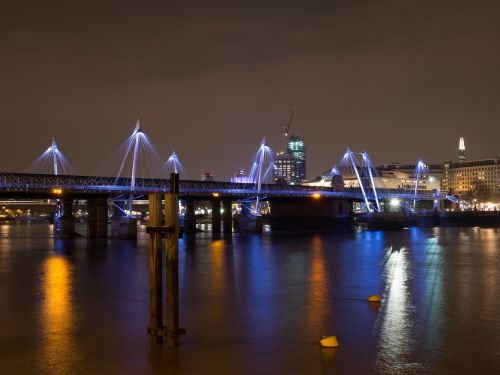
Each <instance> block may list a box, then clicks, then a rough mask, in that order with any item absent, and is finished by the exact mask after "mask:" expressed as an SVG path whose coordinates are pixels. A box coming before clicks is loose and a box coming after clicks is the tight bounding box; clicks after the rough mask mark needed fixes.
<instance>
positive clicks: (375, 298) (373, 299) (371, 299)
mask: <svg viewBox="0 0 500 375" xmlns="http://www.w3.org/2000/svg"><path fill="white" fill-rule="evenodd" d="M380 301H381V298H380V296H379V295H378V294H374V295H371V296H370V297H368V302H380Z"/></svg>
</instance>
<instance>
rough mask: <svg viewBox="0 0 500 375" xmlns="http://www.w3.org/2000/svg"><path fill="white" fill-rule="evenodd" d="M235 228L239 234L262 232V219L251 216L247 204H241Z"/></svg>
mask: <svg viewBox="0 0 500 375" xmlns="http://www.w3.org/2000/svg"><path fill="white" fill-rule="evenodd" d="M237 227H238V231H239V232H240V233H245V232H248V233H260V232H262V218H261V217H260V216H254V215H252V212H251V210H250V206H249V203H243V202H242V203H241V210H240V215H239V216H238V220H237Z"/></svg>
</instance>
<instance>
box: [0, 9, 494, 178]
mask: <svg viewBox="0 0 500 375" xmlns="http://www.w3.org/2000/svg"><path fill="white" fill-rule="evenodd" d="M103 3H104V1H102V2H101V1H95V2H94V1H79V2H76V1H67V0H66V1H35V2H28V1H2V3H1V11H0V52H1V53H0V57H1V58H0V102H1V110H0V123H1V127H2V143H1V147H0V166H2V167H3V168H4V169H8V170H10V171H23V170H25V168H26V167H28V166H29V164H30V163H31V162H32V161H33V160H34V159H35V158H36V157H37V156H38V154H40V153H41V152H42V151H43V150H44V149H46V148H47V147H48V145H49V143H50V140H51V137H53V136H55V137H56V138H57V141H58V144H59V146H60V148H61V150H62V151H63V153H65V155H66V156H67V157H68V159H69V160H70V161H71V162H72V164H73V166H74V168H75V171H76V172H77V173H80V174H90V173H93V172H95V171H97V170H98V169H99V165H100V164H101V163H102V161H104V160H106V159H108V158H109V156H110V155H111V154H112V153H113V151H114V150H116V149H117V148H118V147H119V145H120V144H121V143H122V142H123V141H124V140H125V138H127V137H128V135H129V134H130V133H131V131H132V130H133V127H134V124H135V121H136V119H137V117H140V119H141V122H142V124H143V128H144V131H145V132H146V133H147V134H148V135H149V136H150V138H152V140H153V141H154V142H155V144H156V145H157V146H158V148H159V149H160V151H161V152H162V153H163V154H165V155H167V154H169V153H170V152H171V151H172V149H173V148H175V149H176V151H177V153H178V154H179V156H180V158H181V160H182V161H183V163H184V165H185V168H186V170H187V172H188V177H190V178H193V179H198V178H199V175H200V169H202V168H203V169H205V170H208V171H210V172H212V173H213V174H214V177H215V179H218V180H223V179H228V178H229V177H230V176H231V175H232V174H233V173H234V172H236V170H237V169H238V168H239V167H247V166H248V165H249V164H250V161H251V158H252V156H253V154H254V153H255V150H256V148H257V146H258V144H259V142H260V140H261V139H262V137H263V136H266V137H267V138H268V140H269V144H270V146H271V147H272V148H273V149H274V150H275V151H280V150H281V149H283V148H284V146H285V140H284V137H283V135H282V129H283V126H284V125H285V124H286V123H287V121H288V117H289V112H290V108H291V106H292V105H295V106H296V107H297V111H296V113H295V118H294V123H293V125H292V129H291V132H292V133H297V134H300V135H303V136H304V137H305V140H306V146H307V153H308V177H309V178H314V177H315V176H317V175H318V174H319V173H320V172H321V171H323V170H325V169H326V168H328V167H330V166H331V165H333V164H335V163H337V162H338V161H339V159H340V158H341V155H342V153H343V151H344V150H345V148H346V147H347V146H350V147H351V148H352V149H353V150H356V151H362V150H364V149H366V150H367V151H368V152H369V153H370V156H371V158H372V160H374V161H375V162H376V163H377V164H382V163H387V162H392V161H395V160H399V161H401V162H412V161H414V160H416V159H417V158H418V157H422V158H424V160H425V161H427V162H442V161H445V160H451V159H453V160H455V159H456V158H457V148H458V139H459V137H460V136H463V137H465V141H466V146H467V151H468V156H469V158H484V157H492V156H500V149H499V139H500V137H499V136H500V2H499V1H471V0H461V1H445V0H439V1H422V0H419V1H401V0H394V1H376V0H373V1H324V2H314V1H273V2H271V1H262V2H256V1H227V2H210V1H182V2H179V3H178V4H175V3H173V2H167V1H158V2H141V1H135V2H132V3H130V2H125V1H116V2H106V5H104V4H103ZM271 3H272V5H271Z"/></svg>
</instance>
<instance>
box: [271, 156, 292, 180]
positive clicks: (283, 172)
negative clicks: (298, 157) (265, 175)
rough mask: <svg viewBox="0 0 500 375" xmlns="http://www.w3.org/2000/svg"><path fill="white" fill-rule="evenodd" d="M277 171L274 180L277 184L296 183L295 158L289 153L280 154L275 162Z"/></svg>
mask: <svg viewBox="0 0 500 375" xmlns="http://www.w3.org/2000/svg"><path fill="white" fill-rule="evenodd" d="M274 164H275V165H276V169H275V170H274V179H275V180H276V182H277V183H285V182H286V183H287V184H289V183H291V182H295V175H296V172H295V158H294V157H293V155H292V154H290V153H288V152H283V151H282V152H278V153H277V154H276V160H275V161H274Z"/></svg>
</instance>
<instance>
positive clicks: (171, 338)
mask: <svg viewBox="0 0 500 375" xmlns="http://www.w3.org/2000/svg"><path fill="white" fill-rule="evenodd" d="M165 226H166V227H167V228H169V227H170V228H172V229H173V230H172V229H169V230H168V231H167V234H166V239H167V241H166V250H167V256H166V260H167V269H166V274H167V311H166V323H167V324H166V329H165V335H166V337H167V345H168V346H178V345H179V335H180V334H182V333H184V332H185V331H184V330H183V329H181V328H179V175H178V174H177V173H171V174H170V193H167V194H165Z"/></svg>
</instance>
